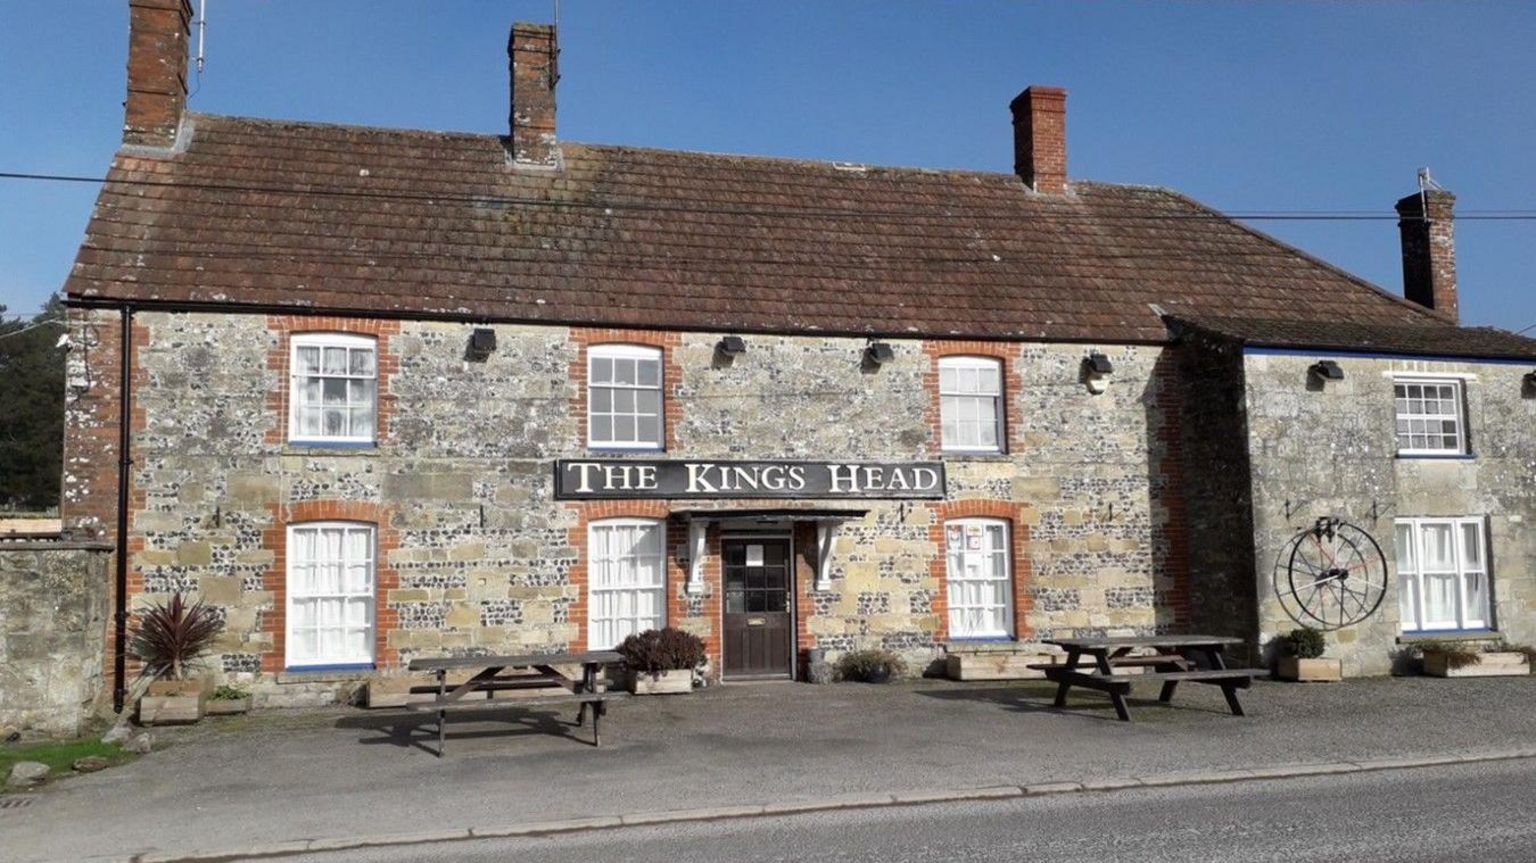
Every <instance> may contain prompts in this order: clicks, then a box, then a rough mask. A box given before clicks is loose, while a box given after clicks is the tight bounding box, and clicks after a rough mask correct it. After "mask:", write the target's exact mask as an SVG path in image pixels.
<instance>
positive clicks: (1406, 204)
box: [1397, 189, 1460, 323]
mask: <svg viewBox="0 0 1536 863" xmlns="http://www.w3.org/2000/svg"><path fill="white" fill-rule="evenodd" d="M1455 207H1456V196H1455V195H1453V194H1451V193H1450V192H1447V191H1444V190H1441V189H1424V190H1423V191H1420V192H1415V193H1414V194H1412V195H1409V196H1408V197H1406V198H1403V199H1402V200H1400V201H1398V202H1397V215H1398V223H1397V227H1398V231H1399V232H1400V233H1401V235H1402V244H1403V296H1405V297H1407V298H1408V299H1410V300H1412V301H1414V302H1416V303H1418V304H1419V305H1421V306H1424V307H1425V308H1428V309H1433V310H1434V311H1435V312H1436V313H1438V314H1440V315H1441V316H1442V317H1444V318H1446V319H1448V320H1450V321H1451V322H1452V323H1457V322H1458V321H1459V320H1460V309H1459V303H1458V301H1457V299H1456V238H1455V220H1454V218H1453V214H1452V213H1453V210H1454V209H1455Z"/></svg>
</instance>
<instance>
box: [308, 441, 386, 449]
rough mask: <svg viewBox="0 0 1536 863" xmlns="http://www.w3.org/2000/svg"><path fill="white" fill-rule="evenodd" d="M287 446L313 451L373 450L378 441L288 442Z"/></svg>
mask: <svg viewBox="0 0 1536 863" xmlns="http://www.w3.org/2000/svg"><path fill="white" fill-rule="evenodd" d="M288 445H289V446H302V447H310V448H313V449H373V448H374V447H377V446H378V445H379V443H378V441H371V440H369V441H362V440H356V441H353V440H297V439H294V440H289V441H288Z"/></svg>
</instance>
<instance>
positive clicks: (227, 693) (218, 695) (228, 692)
mask: <svg viewBox="0 0 1536 863" xmlns="http://www.w3.org/2000/svg"><path fill="white" fill-rule="evenodd" d="M250 695H251V694H250V693H249V692H246V691H245V690H244V689H237V688H236V687H233V686H230V685H229V684H227V683H226V684H224V685H223V686H220V687H219V688H218V689H215V690H214V691H213V695H211V696H209V697H210V698H212V699H213V700H214V701H239V700H241V699H243V698H249V697H250Z"/></svg>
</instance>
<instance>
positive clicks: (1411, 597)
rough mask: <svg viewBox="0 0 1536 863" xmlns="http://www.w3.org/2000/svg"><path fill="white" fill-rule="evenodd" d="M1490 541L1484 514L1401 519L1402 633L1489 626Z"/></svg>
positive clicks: (1399, 588)
mask: <svg viewBox="0 0 1536 863" xmlns="http://www.w3.org/2000/svg"><path fill="white" fill-rule="evenodd" d="M1489 594H1490V590H1489V584H1488V542H1487V535H1486V531H1485V528H1484V522H1483V519H1481V518H1402V519H1398V520H1397V596H1398V609H1399V612H1400V613H1401V617H1402V626H1403V631H1405V632H1424V631H1433V630H1444V629H1488V628H1489V627H1490V625H1491V620H1490V617H1489V601H1490V600H1489Z"/></svg>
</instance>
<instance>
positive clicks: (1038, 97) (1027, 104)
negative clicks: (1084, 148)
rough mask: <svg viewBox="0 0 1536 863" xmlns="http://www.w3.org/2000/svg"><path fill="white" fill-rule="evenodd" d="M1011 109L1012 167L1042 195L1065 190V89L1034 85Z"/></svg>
mask: <svg viewBox="0 0 1536 863" xmlns="http://www.w3.org/2000/svg"><path fill="white" fill-rule="evenodd" d="M1008 108H1009V110H1010V111H1012V112H1013V170H1014V173H1016V174H1018V175H1019V176H1020V177H1021V178H1023V180H1024V185H1026V186H1028V187H1029V188H1031V189H1033V190H1034V191H1036V192H1039V193H1040V194H1042V195H1061V194H1065V193H1066V191H1067V91H1066V90H1064V89H1062V88H1061V87H1042V86H1040V85H1038V84H1037V85H1034V86H1032V87H1029V88H1028V89H1026V90H1025V91H1024V92H1022V93H1020V94H1019V95H1018V96H1017V97H1015V98H1014V100H1013V102H1011V103H1010V104H1009V105H1008Z"/></svg>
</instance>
